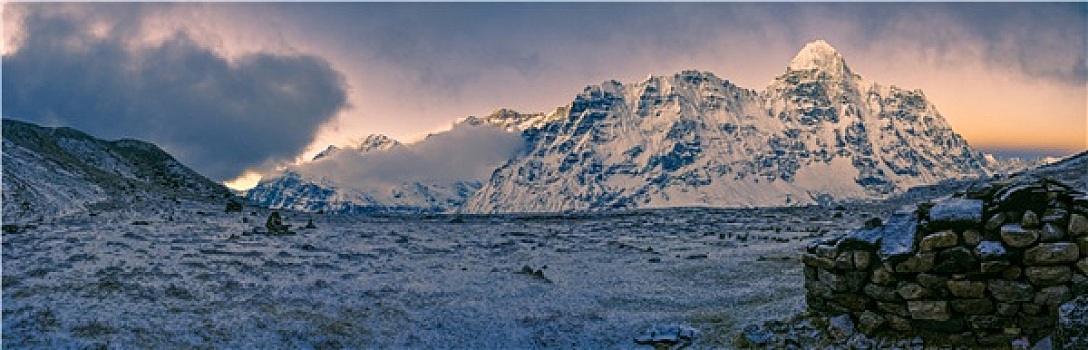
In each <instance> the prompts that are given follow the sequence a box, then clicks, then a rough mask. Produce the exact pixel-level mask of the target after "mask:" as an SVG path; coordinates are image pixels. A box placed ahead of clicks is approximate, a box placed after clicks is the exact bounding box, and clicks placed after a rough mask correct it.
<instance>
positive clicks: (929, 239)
mask: <svg viewBox="0 0 1088 350" xmlns="http://www.w3.org/2000/svg"><path fill="white" fill-rule="evenodd" d="M958 243H959V235H957V234H956V232H955V231H952V230H946V231H941V232H937V233H934V234H931V235H928V236H925V237H922V242H921V243H919V244H918V247H919V248H921V249H922V251H923V252H931V251H934V250H937V249H940V248H948V247H952V246H955V245H956V244H958Z"/></svg>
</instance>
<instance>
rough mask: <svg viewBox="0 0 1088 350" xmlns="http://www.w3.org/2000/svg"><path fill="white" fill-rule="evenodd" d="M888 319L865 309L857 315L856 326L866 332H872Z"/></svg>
mask: <svg viewBox="0 0 1088 350" xmlns="http://www.w3.org/2000/svg"><path fill="white" fill-rule="evenodd" d="M887 322H888V321H887V320H885V319H884V316H881V315H880V314H878V313H875V312H872V311H869V310H865V311H863V312H862V313H861V315H860V316H858V328H859V329H860V330H861V331H862V332H864V333H867V334H873V332H876V331H877V330H879V329H880V327H881V326H883V325H884V324H885V323H887Z"/></svg>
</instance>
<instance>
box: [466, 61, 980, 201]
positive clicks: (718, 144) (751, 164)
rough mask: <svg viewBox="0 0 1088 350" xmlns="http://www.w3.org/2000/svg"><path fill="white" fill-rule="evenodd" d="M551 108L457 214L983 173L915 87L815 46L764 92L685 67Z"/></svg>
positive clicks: (853, 193) (784, 197)
mask: <svg viewBox="0 0 1088 350" xmlns="http://www.w3.org/2000/svg"><path fill="white" fill-rule="evenodd" d="M557 113H559V114H560V115H559V116H554V117H552V118H550V119H552V120H553V121H551V122H549V123H546V124H544V125H541V126H539V127H535V128H531V129H529V130H527V131H526V132H525V136H526V138H527V140H528V141H527V142H528V143H529V146H528V148H527V151H526V152H524V153H523V154H521V155H520V156H518V157H516V158H515V159H512V160H511V161H509V162H508V163H507V164H505V165H504V166H502V167H501V168H499V169H498V170H496V171H495V173H494V174H493V176H492V177H491V178H490V179H489V180H488V181H487V182H486V183H485V184H484V186H483V188H482V189H481V190H480V191H479V192H478V193H477V194H476V195H475V196H474V197H473V198H472V199H471V200H470V201H469V202H468V203H467V204H466V205H465V207H464V208H463V211H465V212H473V213H492V212H552V211H565V210H597V209H606V208H634V207H670V206H776V205H791V204H805V203H812V202H815V201H818V200H820V199H821V198H839V199H842V198H880V197H883V196H886V195H888V194H891V193H895V192H898V191H902V190H904V189H906V188H909V187H911V186H914V185H918V184H925V183H933V182H937V181H940V180H942V179H948V178H960V177H975V176H984V175H987V174H988V170H987V169H986V167H985V164H984V163H983V161H982V158H981V155H980V154H979V153H977V152H974V151H973V150H971V148H970V147H969V146H968V145H967V142H966V141H965V140H964V139H963V138H962V137H960V136H959V135H958V134H956V133H955V132H953V131H952V129H951V128H950V127H949V125H948V124H947V123H946V122H945V120H944V118H943V117H942V116H941V115H940V113H938V112H937V109H936V107H934V106H933V104H932V103H930V102H929V101H927V100H926V98H925V96H924V95H923V94H922V93H921V92H920V91H917V90H915V91H909V90H904V89H900V88H897V87H894V86H890V87H888V86H882V85H879V84H875V83H870V82H868V81H866V80H865V79H863V78H862V77H861V76H859V75H857V74H855V73H853V72H852V71H851V70H850V68H849V67H848V65H847V64H846V62H845V61H844V60H843V59H842V57H841V56H840V55H839V54H838V53H837V52H836V51H835V50H834V49H833V48H831V46H830V45H828V44H827V43H825V42H822V41H817V42H813V43H810V44H808V45H806V46H805V47H804V49H802V51H801V52H800V53H798V54H797V56H796V57H795V58H794V59H793V61H791V63H790V65H789V67H788V69H787V71H786V73H785V74H783V75H781V76H779V77H777V78H776V79H775V80H774V81H773V82H772V83H771V84H770V86H768V87H767V89H766V90H765V91H763V92H758V91H754V90H749V89H744V88H740V87H737V86H735V85H733V84H731V83H729V82H728V81H726V80H723V79H720V78H718V77H717V76H714V75H713V74H711V73H706V72H698V71H685V72H682V73H679V74H675V75H672V76H654V77H650V78H649V79H647V80H645V81H642V82H639V83H634V84H621V83H619V82H616V81H609V82H605V83H603V84H601V85H596V86H590V87H587V88H586V89H585V91H583V92H582V93H581V94H579V95H578V96H577V97H576V98H575V100H574V101H573V102H572V103H570V104H569V105H567V106H566V107H564V108H560V109H559V110H558V111H557Z"/></svg>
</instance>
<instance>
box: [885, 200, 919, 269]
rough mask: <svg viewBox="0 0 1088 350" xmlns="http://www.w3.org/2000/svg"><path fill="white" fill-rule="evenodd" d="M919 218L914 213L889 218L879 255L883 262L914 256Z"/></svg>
mask: <svg viewBox="0 0 1088 350" xmlns="http://www.w3.org/2000/svg"><path fill="white" fill-rule="evenodd" d="M917 222H918V218H917V216H916V215H914V213H904V212H897V213H895V214H892V216H891V217H890V218H888V223H887V224H885V225H884V227H883V230H882V231H883V232H882V237H881V239H880V251H879V252H878V253H877V254H878V255H879V257H880V260H881V261H882V262H884V261H897V260H900V259H905V258H906V257H908V256H910V255H912V254H914V250H915V245H914V244H915V243H914V242H916V241H917V240H916V236H917V235H918V227H917Z"/></svg>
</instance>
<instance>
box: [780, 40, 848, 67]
mask: <svg viewBox="0 0 1088 350" xmlns="http://www.w3.org/2000/svg"><path fill="white" fill-rule="evenodd" d="M813 69H816V70H823V71H829V72H835V73H837V72H843V73H847V74H846V75H848V73H849V72H850V69H849V68H847V67H846V61H845V60H843V58H842V55H839V52H838V51H835V48H834V47H832V46H831V45H830V44H828V43H827V42H826V41H823V40H816V41H813V42H810V43H808V44H805V47H804V48H802V49H801V51H800V52H798V53H797V56H794V57H793V60H792V61H790V66H789V70H791V71H803V70H813Z"/></svg>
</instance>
